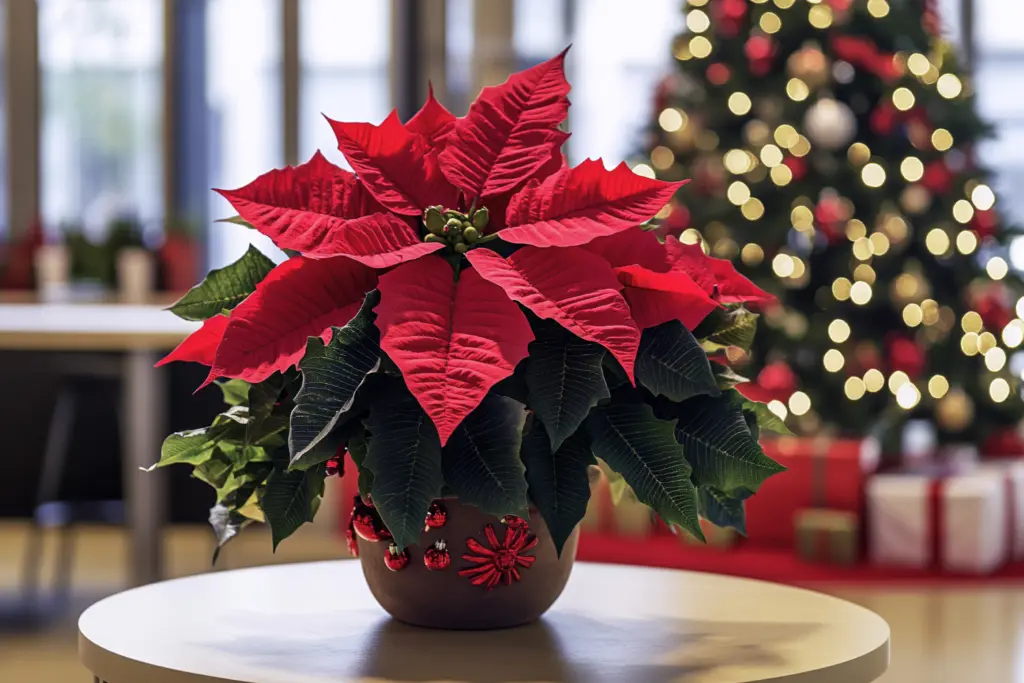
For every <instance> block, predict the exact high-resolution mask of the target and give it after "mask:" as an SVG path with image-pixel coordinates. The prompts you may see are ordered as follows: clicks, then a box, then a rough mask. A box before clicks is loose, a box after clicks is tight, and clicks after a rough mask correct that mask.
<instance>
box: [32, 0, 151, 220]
mask: <svg viewBox="0 0 1024 683" xmlns="http://www.w3.org/2000/svg"><path fill="white" fill-rule="evenodd" d="M38 6H39V58H40V62H41V65H40V66H41V73H42V110H43V114H42V116H43V119H42V142H41V144H42V169H41V174H42V179H41V180H42V188H41V190H42V197H41V201H42V212H43V221H44V223H45V225H46V226H47V229H48V230H51V231H52V230H54V229H56V228H57V226H59V225H60V224H63V223H74V224H79V225H81V226H82V227H83V229H84V230H85V232H86V234H87V235H88V236H90V237H94V238H101V237H102V236H103V235H104V234H105V233H106V229H107V226H108V225H109V223H110V222H111V221H112V220H114V219H116V218H122V217H127V218H135V219H138V220H139V221H141V222H142V225H143V227H144V229H145V230H146V232H147V234H150V235H152V234H153V233H154V232H155V233H159V232H160V230H161V224H160V222H161V220H162V217H163V183H162V171H161V169H162V164H161V158H162V156H161V155H162V149H161V146H162V144H161V141H162V139H163V136H162V124H163V120H162V111H163V104H162V99H163V98H162V93H163V85H162V80H161V79H162V55H163V42H162V38H163V35H162V34H163V30H162V29H163V23H162V16H163V14H162V13H163V3H162V2H161V1H160V0H39V3H38Z"/></svg>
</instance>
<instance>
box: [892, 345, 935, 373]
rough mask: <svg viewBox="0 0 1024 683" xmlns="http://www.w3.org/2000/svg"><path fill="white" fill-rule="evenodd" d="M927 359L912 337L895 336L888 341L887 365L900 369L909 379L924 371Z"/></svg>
mask: <svg viewBox="0 0 1024 683" xmlns="http://www.w3.org/2000/svg"><path fill="white" fill-rule="evenodd" d="M926 364H927V361H926V359H925V355H924V349H923V348H921V345H920V344H918V343H917V342H916V341H914V340H913V339H908V338H906V337H896V338H894V339H892V340H891V341H890V342H889V367H890V368H891V369H892V370H902V371H903V372H905V373H907V375H908V376H909V377H910V379H916V378H917V377H920V376H921V373H923V372H924V369H925V365H926Z"/></svg>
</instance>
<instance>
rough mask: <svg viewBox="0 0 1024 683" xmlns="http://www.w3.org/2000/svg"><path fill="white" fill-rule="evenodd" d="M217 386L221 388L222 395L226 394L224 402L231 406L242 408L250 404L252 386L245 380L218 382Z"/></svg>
mask: <svg viewBox="0 0 1024 683" xmlns="http://www.w3.org/2000/svg"><path fill="white" fill-rule="evenodd" d="M217 386H218V387H220V390H221V393H222V394H224V402H225V403H227V404H228V405H229V406H240V405H244V404H246V403H248V401H249V387H250V386H251V385H250V384H249V383H248V382H246V381H245V380H242V379H229V380H225V381H223V382H217Z"/></svg>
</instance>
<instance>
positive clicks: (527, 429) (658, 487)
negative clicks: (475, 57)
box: [158, 53, 781, 628]
mask: <svg viewBox="0 0 1024 683" xmlns="http://www.w3.org/2000/svg"><path fill="white" fill-rule="evenodd" d="M564 58H565V53H562V54H561V55H559V56H557V57H555V58H554V59H551V60H549V61H547V62H544V63H543V64H540V65H538V66H535V67H533V68H531V69H528V70H526V71H523V72H521V73H517V74H514V75H513V76H511V77H510V78H509V79H508V81H507V82H505V83H504V84H502V85H500V86H497V87H493V88H486V89H485V90H484V91H483V92H482V93H481V95H480V97H479V98H478V99H477V101H476V102H475V103H474V104H473V105H472V107H471V108H470V110H469V113H468V114H467V115H466V116H465V117H464V118H460V119H456V118H455V117H454V116H452V115H451V114H450V113H449V112H448V111H446V110H445V108H444V107H443V106H442V105H441V104H439V103H438V102H437V101H436V100H435V99H434V98H433V95H432V94H431V96H430V97H429V98H428V100H427V103H426V104H425V105H424V107H423V109H422V110H421V111H420V112H419V113H417V114H416V115H415V116H414V117H413V118H412V119H411V120H409V121H408V122H407V123H406V124H402V123H401V122H400V121H399V119H398V118H397V116H396V115H395V114H392V115H391V116H389V117H388V118H387V119H386V120H385V121H384V122H383V123H382V124H381V125H379V126H377V125H371V124H366V123H343V122H337V121H330V124H331V126H332V127H333V128H334V131H335V133H336V134H337V138H338V145H339V148H340V149H341V151H342V152H343V153H344V154H345V155H346V157H347V158H348V160H349V162H350V163H351V165H352V167H353V168H354V169H355V173H351V172H348V171H345V170H342V169H340V168H338V167H336V166H334V165H332V164H330V163H329V162H328V161H327V160H326V159H325V158H324V157H323V156H321V155H320V154H319V153H317V154H316V155H314V156H313V158H312V159H311V160H310V161H309V162H307V163H305V164H303V165H301V166H297V167H295V168H285V169H282V170H275V171H271V172H269V173H267V174H266V175H263V176H261V177H260V178H257V179H256V180H255V181H254V182H253V183H251V184H250V185H247V186H245V187H243V188H241V189H238V190H232V191H221V194H222V195H224V196H225V197H226V198H227V199H228V200H229V201H230V202H231V203H232V205H233V206H234V208H235V209H236V210H237V211H238V214H239V217H238V218H237V219H236V220H241V221H245V222H247V223H249V224H250V225H252V227H253V228H255V229H256V230H258V231H260V232H262V233H263V234H265V235H268V236H269V237H271V238H272V239H273V240H274V242H275V243H276V244H277V245H278V246H279V247H281V248H282V249H285V250H290V251H293V252H297V254H298V255H295V256H293V257H292V258H289V259H288V260H286V261H285V262H284V263H282V264H280V265H277V266H275V265H274V264H273V263H272V262H271V261H270V260H269V259H267V258H266V257H265V256H263V255H262V254H260V253H259V252H258V251H256V250H255V249H250V250H249V251H248V253H246V254H245V255H244V256H243V257H242V258H241V259H240V260H239V261H237V262H236V263H234V264H232V265H229V266H227V267H225V268H223V269H221V270H217V271H214V272H212V273H210V275H209V276H208V277H207V278H206V280H205V281H204V282H203V283H202V284H200V285H198V286H197V287H195V288H193V289H192V290H191V291H189V293H188V294H187V295H186V296H185V297H184V298H182V299H181V300H180V301H179V302H178V303H177V304H175V305H174V306H173V308H172V309H171V310H173V311H174V312H175V313H177V314H178V315H180V316H182V317H185V318H187V319H190V320H202V321H203V324H202V327H201V329H199V330H198V331H197V332H195V333H194V334H193V335H192V336H190V337H189V338H188V339H187V340H186V341H184V342H183V343H182V344H181V346H179V347H178V348H177V349H176V350H175V351H174V352H173V353H171V354H170V355H169V356H168V357H167V358H165V359H164V360H163V361H162V362H169V361H176V360H181V361H196V362H200V363H204V364H206V365H208V366H210V373H209V377H208V379H207V380H206V384H210V383H214V382H216V383H218V384H219V385H220V387H221V389H222V390H223V392H224V397H225V400H226V401H227V403H228V404H230V407H229V408H228V409H227V410H226V411H225V412H224V413H223V414H221V415H220V416H218V417H217V418H216V419H215V420H214V422H213V424H212V425H210V426H209V427H206V428H203V429H197V430H194V431H190V432H185V433H180V434H174V435H172V436H170V437H169V438H168V439H167V441H166V442H165V444H164V447H163V453H162V456H161V460H160V462H159V463H158V464H159V465H166V464H172V463H187V464H190V465H192V466H193V468H194V473H195V476H196V477H198V478H200V479H202V480H203V481H205V482H207V483H209V484H210V485H211V486H213V487H214V488H215V489H216V490H217V504H216V506H215V507H214V508H213V510H212V511H211V514H210V519H211V522H212V524H213V526H214V529H215V531H216V535H217V539H218V547H219V546H221V545H223V544H224V543H225V542H227V541H228V540H229V539H230V538H231V537H232V536H234V535H235V534H236V533H237V532H238V531H239V530H240V529H241V528H243V527H244V526H246V525H247V524H249V523H250V522H252V521H254V520H255V521H266V522H267V523H268V524H269V526H270V530H271V534H272V537H273V544H274V546H275V547H276V546H277V544H278V543H280V542H281V541H282V540H283V539H284V538H285V537H287V536H288V535H289V534H291V533H292V532H294V531H295V530H296V529H297V528H298V527H299V526H301V525H302V524H303V523H304V522H307V521H309V520H311V519H312V518H313V516H314V515H315V514H316V511H317V507H318V504H319V501H320V497H321V495H322V493H323V490H324V479H325V477H328V476H331V475H334V474H340V473H341V471H342V469H343V459H342V458H343V455H344V454H345V453H346V452H347V453H348V454H349V455H350V456H351V461H352V463H353V467H354V471H353V472H351V476H356V477H358V482H359V490H360V493H361V497H360V498H359V499H357V500H356V503H355V510H354V511H353V521H352V526H351V528H350V534H351V535H350V542H351V547H352V550H353V552H357V553H358V555H359V556H360V558H361V561H362V564H363V568H364V573H365V575H366V578H367V581H368V583H369V585H370V588H371V589H372V591H373V593H374V594H375V596H376V597H377V599H378V600H379V602H380V603H381V604H382V606H383V607H384V608H385V609H386V610H387V611H389V612H390V613H391V614H392V615H394V616H395V617H397V618H398V619H400V620H402V621H405V622H409V623H413V624H420V625H426V626H439V627H447V628H493V627H502V626H511V625H515V624H520V623H524V622H527V621H530V620H533V619H536V618H537V617H539V616H540V614H541V613H543V612H544V610H546V609H547V608H548V607H549V606H550V605H551V603H552V602H553V601H554V600H555V598H556V597H557V596H558V594H559V593H560V592H561V590H562V588H563V587H564V584H565V582H566V580H567V578H568V575H569V571H570V568H571V565H572V562H573V557H574V554H575V549H576V526H577V523H578V522H579V520H580V519H581V518H582V516H583V514H584V511H585V508H586V505H587V500H588V498H589V494H590V489H589V483H588V468H589V467H590V466H591V465H592V464H595V463H596V459H597V458H599V459H601V460H602V461H604V462H605V463H606V464H607V465H608V466H609V467H611V468H612V469H613V470H615V471H616V472H619V473H621V475H622V476H623V478H624V480H625V482H626V483H627V484H628V485H629V486H631V487H632V489H633V490H634V492H635V494H636V496H637V497H638V499H639V500H641V501H642V502H644V503H646V504H648V505H650V506H651V507H652V508H653V509H654V510H655V511H656V512H657V513H658V514H659V515H660V516H661V518H662V519H663V520H664V521H665V522H666V523H668V524H669V525H671V526H673V527H675V528H679V529H682V530H683V531H684V532H686V533H689V534H692V535H694V536H696V537H698V538H702V537H703V536H702V533H701V527H700V525H699V522H698V520H699V517H701V516H704V517H706V518H707V519H708V520H710V521H711V522H713V523H715V524H719V525H730V526H735V527H738V528H741V529H742V525H743V501H744V499H745V498H747V497H748V496H750V495H751V494H752V493H753V492H755V491H756V490H757V488H758V487H759V486H760V484H761V482H762V481H763V480H764V479H765V478H766V477H767V476H769V475H771V474H773V473H775V472H777V471H779V470H780V469H781V468H780V467H779V466H778V465H777V464H776V463H774V462H773V461H771V460H769V459H768V458H767V457H765V455H764V453H763V452H762V451H761V449H760V447H759V446H758V443H757V437H758V430H759V427H763V426H767V427H773V428H776V427H778V426H779V424H778V420H776V419H774V418H773V416H772V415H771V413H770V412H768V411H766V410H765V409H764V406H763V405H760V404H755V403H752V402H750V401H747V400H746V399H744V398H743V397H742V396H740V395H739V394H738V393H737V392H736V391H735V390H734V389H733V386H734V385H735V384H736V383H738V382H741V381H743V379H742V378H741V377H739V376H738V375H736V374H735V373H733V372H732V371H731V370H730V369H729V368H728V367H727V366H725V365H720V364H718V363H717V362H714V363H713V362H711V361H710V360H709V354H711V355H712V357H713V358H716V359H717V358H720V357H722V358H724V355H725V354H724V351H725V350H726V349H728V348H729V347H741V348H746V347H747V346H748V345H749V344H750V341H751V338H752V336H753V333H754V324H755V319H756V317H757V316H756V315H755V314H753V313H751V312H749V311H748V310H746V309H745V308H744V307H743V303H744V302H758V301H762V300H764V299H765V298H766V297H767V295H765V294H764V292H762V291H761V290H759V289H757V288H756V287H755V286H754V285H753V284H751V283H750V282H749V281H747V280H746V279H744V278H742V277H741V276H739V275H738V274H737V273H736V271H735V270H734V269H733V268H732V266H731V265H730V264H729V263H728V262H727V261H721V260H718V259H712V258H709V257H707V256H706V255H705V253H704V251H703V250H702V249H701V247H700V246H699V245H687V244H682V243H680V242H679V241H677V240H675V239H674V238H669V239H668V240H667V241H666V242H664V243H662V242H660V241H659V240H658V238H657V237H656V236H655V235H654V234H653V233H652V232H650V231H649V228H650V226H649V225H645V224H644V222H645V221H647V220H648V219H650V218H651V217H652V216H654V215H655V214H656V213H658V212H659V211H660V210H661V209H662V208H663V207H664V206H665V204H666V202H667V201H668V200H669V198H670V197H671V196H672V194H673V193H674V191H675V190H676V188H677V187H678V183H667V182H662V181H658V180H654V179H650V178H646V177H642V176H640V175H636V174H634V173H633V172H632V171H630V169H629V168H627V167H626V166H625V165H620V166H618V167H617V168H614V169H612V170H607V169H606V168H605V167H604V165H603V164H602V163H601V162H600V161H589V160H588V161H584V162H583V163H581V164H580V165H578V166H576V167H572V168H570V167H568V166H566V164H565V162H564V160H563V158H562V154H561V151H560V148H561V146H562V144H563V143H564V142H565V140H566V138H567V137H568V134H567V133H565V132H563V131H561V130H560V129H559V127H558V126H559V124H560V123H561V122H562V121H563V120H564V119H565V116H566V112H567V109H568V106H569V102H568V100H567V98H566V95H567V93H568V91H569V85H568V83H566V81H565V78H564V72H563V61H564ZM204 386H205V384H204Z"/></svg>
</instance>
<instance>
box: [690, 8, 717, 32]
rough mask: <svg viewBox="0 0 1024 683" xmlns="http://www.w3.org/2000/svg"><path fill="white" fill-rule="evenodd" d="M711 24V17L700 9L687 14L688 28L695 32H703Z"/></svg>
mask: <svg viewBox="0 0 1024 683" xmlns="http://www.w3.org/2000/svg"><path fill="white" fill-rule="evenodd" d="M709 26H711V19H709V18H708V15H707V14H705V13H704V12H702V11H701V10H699V9H697V10H693V11H692V12H690V13H689V14H687V15H686V28H688V29H690V31H692V32H693V33H703V32H704V31H707V30H708V27H709Z"/></svg>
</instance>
